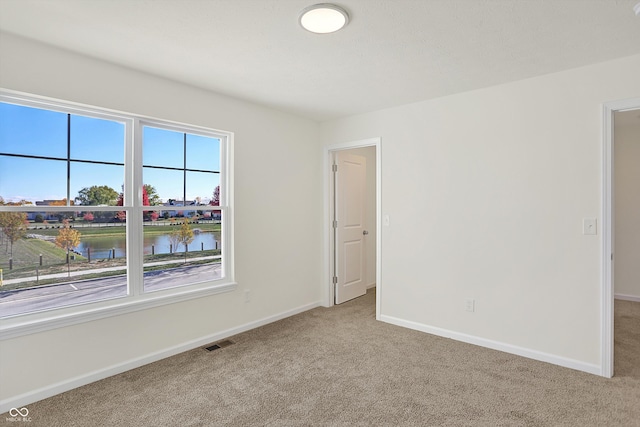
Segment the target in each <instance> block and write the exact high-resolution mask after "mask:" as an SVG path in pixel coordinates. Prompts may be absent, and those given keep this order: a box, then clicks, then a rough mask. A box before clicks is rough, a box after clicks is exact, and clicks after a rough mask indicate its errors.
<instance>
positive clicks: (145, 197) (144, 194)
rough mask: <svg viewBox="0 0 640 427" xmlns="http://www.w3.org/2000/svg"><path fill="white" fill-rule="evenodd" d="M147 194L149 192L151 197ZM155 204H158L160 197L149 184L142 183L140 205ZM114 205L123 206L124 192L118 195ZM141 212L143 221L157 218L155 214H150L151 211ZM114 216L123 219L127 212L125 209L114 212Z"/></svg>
mask: <svg viewBox="0 0 640 427" xmlns="http://www.w3.org/2000/svg"><path fill="white" fill-rule="evenodd" d="M149 194H151V197H150V196H149ZM152 201H153V203H152ZM155 204H160V197H159V196H158V193H157V192H156V189H155V188H154V187H153V186H151V185H149V184H144V185H143V186H142V206H151V205H155ZM116 206H124V193H120V194H119V195H118V199H117V200H116ZM142 214H143V218H144V220H145V221H149V220H152V221H155V220H156V219H158V216H157V214H156V215H152V212H151V211H143V212H142ZM154 217H155V219H154ZM116 218H117V219H118V220H119V221H124V220H126V219H127V213H126V212H125V211H120V212H118V213H117V214H116Z"/></svg>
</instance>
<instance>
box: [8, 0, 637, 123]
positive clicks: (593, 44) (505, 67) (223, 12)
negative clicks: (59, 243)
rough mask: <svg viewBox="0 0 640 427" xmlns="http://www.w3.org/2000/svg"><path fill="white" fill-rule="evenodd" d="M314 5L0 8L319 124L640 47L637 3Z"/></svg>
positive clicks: (31, 1) (36, 2)
mask: <svg viewBox="0 0 640 427" xmlns="http://www.w3.org/2000/svg"><path fill="white" fill-rule="evenodd" d="M321 1H323V0H91V1H90V0H0V30H3V31H6V32H10V33H14V34H18V35H21V36H24V37H27V38H31V39H35V40H39V41H42V42H45V43H49V44H52V45H56V46H59V47H63V48H65V49H69V50H71V51H75V52H79V53H82V54H85V55H90V56H94V57H98V58H101V59H103V60H106V61H110V62H114V63H117V64H122V65H124V66H127V67H130V68H134V69H137V70H141V71H145V72H148V73H152V74H156V75H159V76H163V77H166V78H169V79H172V80H177V81H181V82H186V83H188V84H191V85H194V86H197V87H201V88H204V89H209V90H212V91H215V92H218V93H222V94H226V95H231V96H234V97H237V98H241V99H246V100H249V101H252V102H256V103H260V104H264V105H268V106H271V107H273V108H277V109H280V110H283V111H288V112H292V113H294V114H298V115H302V116H306V117H309V118H312V119H314V120H327V119H331V118H335V117H340V116H345V115H351V114H356V113H362V112H366V111H372V110H377V109H381V108H386V107H391V106H395V105H401V104H406V103H411V102H416V101H420V100H425V99H429V98H435V97H440V96H444V95H448V94H453V93H458V92H463V91H467V90H472V89H477V88H482V87H487V86H492V85H495V84H500V83H505V82H509V81H515V80H520V79H523V78H528V77H533V76H537V75H541V74H546V73H551V72H556V71H561V70H565V69H569V68H574V67H579V66H582V65H587V64H592V63H596V62H601V61H607V60H610V59H614V58H618V57H623V56H629V55H633V54H638V53H640V17H636V16H635V15H634V13H633V6H634V4H635V3H637V2H638V0H339V1H336V2H335V3H336V4H339V5H341V6H343V7H344V8H345V9H347V10H348V11H349V13H350V16H351V21H350V23H349V25H348V26H347V27H346V28H345V29H344V30H342V31H340V32H337V33H333V34H326V35H317V34H312V33H308V32H306V31H304V30H302V29H301V28H300V27H299V26H298V21H297V19H298V14H299V12H300V10H302V9H303V8H304V7H306V6H309V5H311V4H313V3H317V2H321ZM324 1H327V0H324ZM639 75H640V71H639ZM0 83H1V82H0Z"/></svg>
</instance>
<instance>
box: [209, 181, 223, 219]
mask: <svg viewBox="0 0 640 427" xmlns="http://www.w3.org/2000/svg"><path fill="white" fill-rule="evenodd" d="M209 204H210V205H211V206H220V186H219V185H218V186H216V188H215V189H214V190H213V197H212V198H211V202H210V203H209ZM220 212H221V211H219V210H214V211H213V213H216V214H219V213H220Z"/></svg>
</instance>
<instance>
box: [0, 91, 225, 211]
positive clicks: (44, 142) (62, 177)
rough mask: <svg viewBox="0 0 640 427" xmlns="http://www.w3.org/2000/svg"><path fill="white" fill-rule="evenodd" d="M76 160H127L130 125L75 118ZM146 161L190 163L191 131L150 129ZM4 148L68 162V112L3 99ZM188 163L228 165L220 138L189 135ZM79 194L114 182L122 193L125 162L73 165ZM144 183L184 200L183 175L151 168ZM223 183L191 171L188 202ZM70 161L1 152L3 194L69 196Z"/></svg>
mask: <svg viewBox="0 0 640 427" xmlns="http://www.w3.org/2000/svg"><path fill="white" fill-rule="evenodd" d="M70 130H71V138H70V139H71V150H70V153H71V158H72V159H81V160H97V161H103V162H113V163H124V134H125V128H124V125H123V124H121V123H118V122H113V121H109V120H102V119H96V118H92V117H84V116H78V115H71V126H70ZM143 141H144V144H143V164H145V165H154V166H164V167H177V168H182V167H183V165H184V145H183V134H182V133H178V132H173V131H168V130H164V129H158V128H151V127H145V128H144V131H143ZM0 153H11V154H25V155H35V156H45V157H55V158H62V159H66V157H67V114H66V113H59V112H54V111H47V110H40V109H36V108H30V107H24V106H18V105H13V104H6V103H0ZM186 158H187V168H188V169H201V170H209V171H210V170H215V171H219V170H220V141H219V140H218V139H215V138H209V137H203V136H199V135H192V134H187V156H186ZM70 181H71V191H70V196H71V198H72V199H73V198H75V197H76V196H77V195H78V191H80V190H81V189H82V188H84V187H90V186H92V185H107V186H109V187H111V188H113V189H114V190H116V191H117V192H120V191H121V190H122V183H123V181H124V167H123V166H119V165H100V164H91V163H79V162H71V180H70ZM143 181H144V183H145V184H150V185H152V186H154V187H155V188H156V190H157V192H158V194H159V195H160V197H161V198H162V199H163V201H166V200H167V199H169V198H172V199H178V200H182V193H183V182H184V181H183V172H182V171H172V170H166V169H153V168H143ZM217 185H219V174H211V173H201V172H187V200H193V199H194V198H195V197H201V198H202V199H203V200H206V201H208V200H209V199H210V198H211V195H212V194H213V190H214V188H215V187H216V186H217ZM66 188H67V163H66V161H60V160H42V159H25V158H18V157H8V156H2V155H0V196H2V197H3V198H4V199H5V201H18V200H22V199H24V200H28V201H32V202H35V201H39V200H46V199H54V200H60V199H62V198H64V197H66V191H67V190H66Z"/></svg>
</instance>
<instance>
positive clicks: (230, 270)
mask: <svg viewBox="0 0 640 427" xmlns="http://www.w3.org/2000/svg"><path fill="white" fill-rule="evenodd" d="M0 102H6V103H11V104H17V105H23V106H27V107H34V108H40V109H45V110H53V111H59V112H63V113H70V114H78V115H83V116H89V117H95V118H101V119H106V120H113V121H117V122H120V123H123V124H124V125H125V159H124V163H125V167H124V181H125V186H124V203H123V205H124V206H117V207H115V206H114V207H102V206H100V207H95V209H94V208H93V207H92V209H94V210H100V211H111V210H112V211H122V210H125V211H126V212H128V214H127V218H129V219H128V220H127V285H128V295H127V296H124V297H120V298H115V299H108V300H101V301H96V302H91V303H83V304H80V305H75V306H65V307H60V308H55V309H50V310H47V311H40V312H35V313H26V314H22V315H17V316H13V317H8V318H4V319H0V340H6V339H11V338H15V337H19V336H23V335H28V334H32V333H36V332H41V331H46V330H50V329H56V328H60V327H64V326H69V325H74V324H78V323H84V322H89V321H93V320H97V319H102V318H106V317H111V316H117V315H121V314H125V313H131V312H135V311H139V310H146V309H149V308H152V307H158V306H162V305H167V304H174V303H177V302H180V301H186V300H190V299H194V298H201V297H204V296H209V295H214V294H219V293H224V292H231V291H234V290H235V289H236V288H237V284H236V282H235V274H234V248H233V237H234V236H233V138H234V134H233V132H228V131H220V130H215V129H211V128H205V127H200V126H194V125H188V124H184V123H178V122H172V121H168V120H161V119H156V118H151V117H146V116H141V115H136V114H131V113H124V112H119V111H114V110H107V109H103V108H98V107H92V106H87V105H83V104H77V103H71V102H65V101H60V100H56V99H51V98H46V97H40V96H35V95H30V94H23V93H21V92H15V91H9V90H3V89H0ZM143 126H152V127H161V128H163V129H168V130H175V131H179V132H186V133H191V134H196V135H203V136H208V137H213V138H217V139H219V140H220V146H221V151H220V189H221V198H220V206H219V207H216V210H220V211H221V213H222V219H223V223H222V230H221V239H222V248H221V249H222V278H221V279H217V280H212V281H207V282H200V283H195V284H191V285H184V286H179V287H174V288H167V289H163V290H157V291H153V292H146V293H145V292H144V282H143V256H142V249H143V225H142V221H141V220H140V222H139V224H138V223H136V224H134V221H132V220H131V219H132V218H136V219H137V218H140V219H141V218H142V211H143V210H148V207H143V206H142V185H143V181H142V127H143ZM126 184H128V185H126ZM134 189H137V191H134ZM133 200H135V201H136V202H135V203H132V201H133ZM33 209H34V206H17V207H11V208H7V207H0V210H10V211H13V212H27V211H33ZM47 210H51V211H68V210H69V207H64V206H60V207H55V206H52V207H47ZM134 254H138V255H134Z"/></svg>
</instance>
